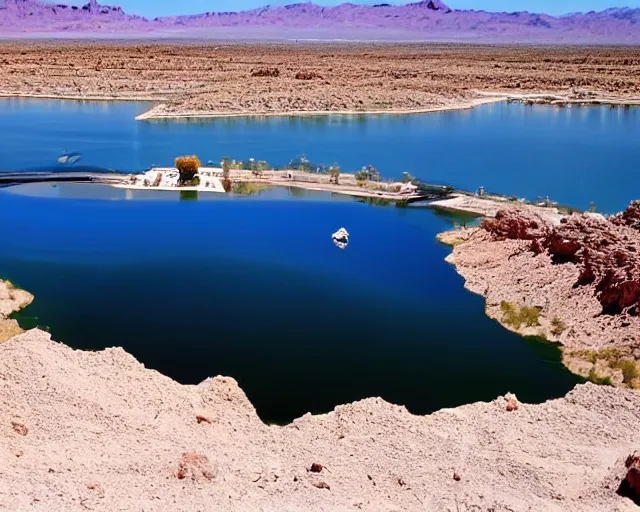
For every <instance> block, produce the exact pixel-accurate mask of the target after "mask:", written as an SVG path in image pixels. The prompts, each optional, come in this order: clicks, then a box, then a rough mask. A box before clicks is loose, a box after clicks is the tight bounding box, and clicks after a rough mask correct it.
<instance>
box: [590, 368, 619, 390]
mask: <svg viewBox="0 0 640 512" xmlns="http://www.w3.org/2000/svg"><path fill="white" fill-rule="evenodd" d="M587 379H588V380H589V381H590V382H593V383H594V384H598V385H600V386H613V382H612V381H611V377H599V376H598V374H597V373H596V367H595V366H594V367H592V368H591V370H590V371H589V376H588V377H587Z"/></svg>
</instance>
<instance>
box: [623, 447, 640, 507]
mask: <svg viewBox="0 0 640 512" xmlns="http://www.w3.org/2000/svg"><path fill="white" fill-rule="evenodd" d="M625 467H626V470H627V473H626V476H625V478H624V480H623V481H622V482H621V484H620V488H619V489H618V494H620V495H621V496H624V497H626V498H629V499H630V500H632V501H633V502H634V503H635V504H636V505H638V506H640V454H638V453H635V454H633V455H630V456H629V457H628V458H627V460H626V462H625Z"/></svg>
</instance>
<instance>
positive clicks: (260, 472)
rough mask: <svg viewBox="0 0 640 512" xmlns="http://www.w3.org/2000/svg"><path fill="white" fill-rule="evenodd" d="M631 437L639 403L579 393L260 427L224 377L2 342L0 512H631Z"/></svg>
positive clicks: (374, 405)
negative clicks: (183, 375)
mask: <svg viewBox="0 0 640 512" xmlns="http://www.w3.org/2000/svg"><path fill="white" fill-rule="evenodd" d="M198 418H206V419H207V421H204V420H202V421H201V420H199V419H198ZM638 431H640V396H639V395H638V394H636V393H633V392H631V391H629V390H624V389H615V388H608V387H602V386H594V385H591V384H587V385H582V386H578V387H577V388H576V389H575V390H574V391H572V392H571V393H569V394H568V395H567V396H566V397H565V398H561V399H559V400H553V401H550V402H547V403H544V404H540V405H529V404H523V403H519V402H518V401H517V399H516V398H515V396H513V395H509V396H508V397H499V398H497V399H496V400H495V401H493V402H491V403H477V404H471V405H466V406H463V407H458V408H456V409H448V410H443V411H440V412H437V413H435V414H432V415H429V416H414V415H411V414H409V413H408V412H407V410H406V409H405V408H404V407H400V406H396V405H392V404H389V403H387V402H385V401H383V400H381V399H378V398H370V399H367V400H363V401H360V402H357V403H353V404H349V405H344V406H339V407H336V409H335V410H334V411H333V412H331V413H329V414H326V415H322V416H311V415H306V416H304V417H302V418H300V419H298V420H296V421H294V422H293V423H292V424H290V425H287V426H283V427H280V426H267V425H265V424H263V423H262V422H261V421H260V419H259V418H258V416H257V415H256V412H255V409H254V408H253V406H252V405H251V403H250V402H249V400H247V397H246V396H245V394H244V393H243V392H242V390H241V389H240V388H239V387H238V385H237V383H236V382H235V381H234V380H233V379H230V378H223V377H216V378H214V379H209V380H207V381H206V382H204V383H203V384H202V385H200V386H183V385H180V384H178V383H176V382H174V381H172V380H171V379H168V378H166V377H164V376H162V375H160V374H159V373H157V372H155V371H152V370H148V369H145V368H144V366H143V365H141V364H140V363H139V362H137V361H136V360H135V359H134V358H133V357H132V356H131V355H129V354H127V353H126V352H125V351H124V350H122V349H120V348H112V349H107V350H104V351H101V352H83V351H79V350H72V349H71V348H69V347H67V346H65V345H62V344H58V343H55V342H53V341H51V339H50V337H49V335H48V334H46V333H44V332H41V331H37V330H34V331H29V332H27V333H25V334H22V335H20V336H18V337H16V338H13V339H11V340H9V341H8V342H6V343H4V344H2V345H0V461H1V462H2V464H1V465H0V489H1V491H0V509H2V510H27V509H30V508H32V507H35V508H41V509H42V510H55V511H57V512H66V511H76V510H95V511H112V510H126V511H128V510H147V511H150V512H153V511H158V512H159V511H166V510H172V511H176V512H187V511H189V512H190V511H193V510H305V511H311V512H314V511H320V510H335V511H347V510H363V511H372V512H373V511H376V512H377V511H379V510H406V511H418V510H438V511H447V510H448V511H455V510H563V511H569V512H571V511H576V512H578V511H579V512H591V511H592V512H596V511H597V512H601V511H603V510H631V509H632V507H633V503H632V501H631V500H630V499H629V498H628V497H625V496H623V495H622V494H620V493H618V488H619V486H620V484H621V482H622V479H624V477H625V474H626V473H628V468H627V467H626V466H625V460H626V458H627V457H628V455H629V454H631V453H634V452H635V451H636V450H638V448H639V447H638V436H637V433H638ZM585 446H588V447H589V449H588V450H585ZM615 461H618V462H615Z"/></svg>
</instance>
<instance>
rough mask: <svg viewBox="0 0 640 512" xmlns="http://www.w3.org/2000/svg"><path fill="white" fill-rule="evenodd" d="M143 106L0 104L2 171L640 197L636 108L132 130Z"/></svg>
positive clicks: (603, 206)
mask: <svg viewBox="0 0 640 512" xmlns="http://www.w3.org/2000/svg"><path fill="white" fill-rule="evenodd" d="M148 108H149V105H148V104H140V103H138V104H136V103H79V102H72V101H47V100H25V99H12V100H8V99H5V100H0V130H2V136H3V142H2V144H0V161H2V167H3V168H6V169H11V170H19V169H33V168H38V167H39V166H50V165H52V164H54V163H55V161H56V158H57V157H58V156H59V155H60V154H61V153H62V152H63V151H68V152H74V151H77V152H80V153H81V154H82V155H83V160H82V161H81V162H80V163H84V164H90V165H99V166H103V167H111V168H114V169H119V170H126V171H139V170H143V169H146V168H148V167H150V166H152V165H154V164H155V165H171V164H172V163H173V160H174V159H175V157H176V156H178V155H180V154H197V155H199V157H200V159H201V160H202V161H203V162H207V161H208V160H212V161H216V162H219V161H220V159H221V158H222V157H223V156H229V157H231V158H235V159H237V160H246V159H248V158H256V159H259V160H267V161H268V162H269V163H271V164H273V165H285V164H286V163H288V162H289V161H290V160H291V159H293V158H295V157H298V156H300V155H302V154H305V155H306V156H307V157H308V158H309V159H310V160H311V161H312V162H316V163H324V164H327V165H331V164H333V163H334V162H335V163H338V164H339V165H340V166H341V167H342V169H343V170H344V171H357V170H359V169H360V168H361V167H362V166H363V165H368V164H372V165H374V166H375V167H376V168H377V169H378V170H380V171H381V172H382V174H383V176H386V177H399V176H400V175H401V174H402V173H403V172H405V171H406V172H410V173H411V174H413V175H414V176H417V177H419V178H421V179H423V180H425V181H427V182H430V183H439V184H440V183H441V184H451V185H454V186H456V187H461V188H465V189H469V190H476V189H477V188H478V187H480V186H484V187H485V188H486V190H488V191H492V192H499V193H504V194H507V195H517V196H520V197H523V196H524V197H527V198H529V199H536V198H537V197H539V196H540V197H545V196H550V198H551V199H553V200H555V201H559V202H561V203H563V204H568V205H571V206H574V207H576V208H583V209H586V208H588V207H589V205H590V202H591V201H594V202H595V203H596V206H597V207H598V209H599V210H601V211H603V212H606V213H613V212H616V211H619V210H621V209H623V208H625V207H626V205H627V204H628V203H629V201H631V200H632V199H636V198H637V195H638V194H637V190H639V189H640V172H638V164H637V163H638V162H639V161H640V144H639V143H638V141H639V140H640V108H633V107H630V108H609V107H573V108H557V107H549V106H525V105H520V104H506V103H497V104H492V105H485V106H482V107H478V108H475V109H473V110H465V111H456V112H440V113H431V114H424V115H412V116H382V115H381V116H348V117H344V116H331V117H283V118H273V117H269V118H227V119H214V120H209V121H206V120H205V121H203V120H197V121H189V120H184V119H183V120H175V121H154V122H136V121H135V120H134V117H135V116H136V115H137V114H139V113H141V112H143V111H145V110H147V109H148Z"/></svg>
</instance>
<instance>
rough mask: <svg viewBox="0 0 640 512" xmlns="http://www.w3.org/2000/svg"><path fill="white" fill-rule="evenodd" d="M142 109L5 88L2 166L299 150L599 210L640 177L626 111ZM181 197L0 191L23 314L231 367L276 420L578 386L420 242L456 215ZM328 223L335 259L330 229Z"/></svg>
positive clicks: (145, 356)
mask: <svg viewBox="0 0 640 512" xmlns="http://www.w3.org/2000/svg"><path fill="white" fill-rule="evenodd" d="M145 108H147V107H146V106H145V105H140V104H91V103H88V104H80V103H69V102H39V101H36V102H33V101H0V112H1V113H2V115H1V116H0V135H2V137H3V141H5V142H6V143H3V144H2V145H0V159H1V160H2V162H3V166H5V167H6V168H10V169H29V168H37V167H38V166H48V165H51V164H53V163H54V162H55V160H56V158H57V156H59V155H60V153H61V152H62V151H77V152H79V153H81V154H82V156H83V160H82V163H83V164H87V165H100V166H106V167H113V168H118V169H125V170H139V169H142V168H145V167H147V166H149V165H151V164H163V165H168V164H170V163H171V161H172V159H173V157H175V156H176V155H177V154H184V153H197V154H199V155H200V157H201V158H202V160H204V161H206V160H208V159H219V158H220V157H221V156H222V155H225V154H228V155H231V156H232V157H237V158H248V157H255V158H264V159H267V160H269V161H270V162H272V163H275V164H284V163H286V162H287V161H288V160H289V159H291V158H293V157H295V156H297V155H300V154H302V153H306V154H307V155H308V156H309V157H310V159H312V160H314V161H318V162H325V163H332V162H333V161H337V162H339V163H340V164H341V165H342V167H343V169H345V170H350V169H357V168H359V167H360V166H361V165H362V164H366V163H372V164H374V165H375V166H376V167H378V168H379V169H380V170H382V171H383V173H384V174H386V175H400V173H402V172H403V171H409V172H411V173H412V174H414V175H417V176H420V177H422V178H423V179H425V180H428V181H432V182H447V183H451V184H454V185H456V186H461V187H466V188H475V187H477V186H479V185H485V186H486V187H487V189H489V190H497V191H501V192H506V193H513V194H518V195H521V196H527V197H535V196H537V195H550V196H551V197H552V198H553V199H557V200H561V201H562V202H565V203H569V204H573V205H576V206H583V207H585V206H588V203H589V201H591V200H594V201H595V202H596V203H597V204H598V206H600V207H601V208H602V209H605V210H616V209H620V208H622V207H623V206H624V205H625V203H626V202H627V201H628V200H630V199H631V198H633V197H634V195H635V194H636V189H637V186H636V185H637V184H638V175H637V169H636V167H635V162H637V161H639V160H640V159H639V158H638V156H640V155H638V151H639V148H638V145H637V144H635V142H634V141H635V138H634V134H637V130H638V123H639V118H638V113H637V111H636V110H623V109H620V110H609V109H592V108H589V109H571V110H555V109H551V108H529V107H523V106H520V105H494V106H491V107H483V108H480V109H476V110H473V111H465V112H452V113H442V114H433V115H427V116H409V117H383V116H380V117H374V118H367V119H366V120H364V119H359V118H341V117H331V118H310V119H295V118H281V119H274V118H270V119H254V120H252V119H234V120H217V121H212V122H204V123H203V122H199V123H190V122H182V123H136V122H134V121H133V117H134V115H135V114H136V113H137V112H140V111H142V110H144V109H145ZM602 169H605V170H608V171H609V173H608V174H606V173H603V172H602ZM612 176H615V179H613V178H612ZM621 180H626V181H625V183H626V184H627V185H628V186H620V183H619V182H620V181H621ZM634 186H636V188H634ZM183 199H184V200H180V195H179V194H177V193H176V194H174V193H165V194H163V193H159V192H155V193H154V192H147V191H144V192H127V191H124V190H119V189H114V188H110V187H104V186H96V185H69V184H65V185H59V186H52V185H29V186H23V187H16V188H11V189H3V190H0V229H1V230H2V232H3V243H2V244H0V276H3V277H7V278H9V279H11V280H13V281H14V282H16V283H17V284H18V285H19V286H22V287H24V288H26V289H28V290H30V291H31V292H33V293H34V294H35V296H36V301H35V302H34V304H33V305H32V306H31V307H30V308H28V309H27V310H26V311H25V312H23V313H22V314H21V315H19V318H20V321H21V323H22V324H23V325H24V326H30V325H40V326H45V327H47V328H48V329H49V330H50V331H51V333H52V335H53V337H54V339H56V340H61V341H64V342H66V343H68V344H69V345H71V346H73V347H75V348H82V349H102V348H104V347H107V346H113V345H118V346H123V347H124V348H125V349H126V350H127V351H129V352H131V353H132V354H133V355H135V356H136V357H137V358H138V359H139V360H140V361H142V362H143V363H144V364H145V365H147V366H148V367H150V368H154V369H157V370H159V371H161V372H162V373H164V374H166V375H169V376H170V377H173V378H175V379H177V380H179V381H180V382H183V383H197V382H199V381H201V380H203V379H204V378H206V377H208V376H212V375H217V374H224V375H230V376H232V377H234V378H236V379H237V380H238V381H239V382H240V385H241V386H242V388H243V389H244V390H245V391H246V393H247V394H248V396H249V398H250V399H251V401H252V402H253V403H254V405H255V406H256V408H257V410H258V413H259V414H260V415H261V417H262V418H263V419H265V420H267V421H275V422H286V421H290V420H291V419H293V418H295V417H297V416H300V415H302V414H304V413H305V412H307V411H311V412H314V413H317V412H326V411H329V410H331V409H332V408H333V407H335V406H336V405H338V404H341V403H346V402H350V401H353V400H357V399H361V398H365V397H369V396H381V397H383V398H385V399H386V400H389V401H391V402H394V403H398V404H403V405H406V406H407V407H408V408H409V410H410V411H412V412H415V413H426V412H430V411H433V410H436V409H438V408H441V407H450V406H455V405H459V404H462V403H468V402H472V401H476V400H491V399H493V398H495V397H496V396H497V395H499V394H504V393H506V392H507V391H512V392H515V393H516V394H518V396H519V397H520V398H521V399H523V400H526V401H542V400H545V399H548V398H552V397H557V396H560V395H563V394H565V393H566V392H567V391H568V390H569V389H570V388H571V387H572V386H573V385H574V384H575V383H576V382H577V378H575V377H574V376H572V375H570V374H569V373H568V372H567V370H566V369H564V367H563V366H562V365H561V364H560V362H559V353H558V351H557V350H556V348H555V347H553V346H551V345H548V344H544V343H539V342H533V341H529V340H525V339H522V338H520V337H518V336H516V335H513V334H511V333H509V332H507V331H506V330H504V329H503V328H501V327H500V326H499V325H498V324H496V323H495V322H493V321H492V320H490V319H488V318H487V317H486V316H485V315H484V303H483V299H482V298H481V297H479V296H475V295H473V294H470V293H468V292H467V291H465V290H464V288H463V281H462V279H461V278H460V276H458V275H457V274H456V272H455V270H454V269H453V268H452V267H450V266H449V265H448V264H446V263H445V261H444V258H445V256H446V255H447V254H448V251H449V249H448V248H446V247H443V246H441V245H439V244H438V243H437V242H436V240H435V235H436V234H437V233H438V232H440V231H442V230H444V229H447V228H449V227H450V226H451V219H449V218H446V217H439V216H436V215H434V214H433V213H432V212H431V211H428V210H419V209H400V208H393V207H387V208H384V207H372V206H369V205H367V204H363V203H359V202H356V201H353V200H350V199H346V198H344V197H339V196H337V197H336V196H333V197H332V196H331V195H329V194H324V193H306V192H301V191H294V190H291V191H289V190H287V189H273V190H269V191H266V192H263V193H261V194H260V195H257V196H254V197H231V196H220V195H215V194H211V195H204V194H200V196H199V197H198V198H197V200H193V198H190V199H191V200H186V199H187V198H186V197H183ZM342 226H344V227H346V228H347V229H348V230H349V232H350V233H351V241H350V244H349V246H348V247H347V249H346V250H345V251H340V250H339V249H337V248H336V247H335V246H334V245H333V243H332V241H331V237H330V235H331V233H333V232H334V231H336V230H337V229H338V228H340V227H342Z"/></svg>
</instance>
